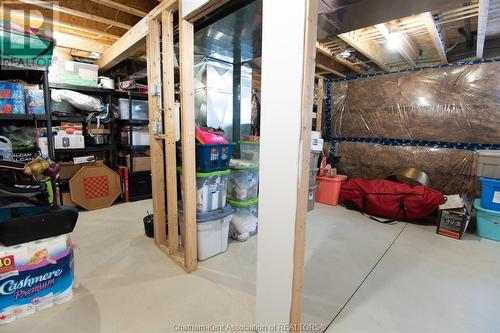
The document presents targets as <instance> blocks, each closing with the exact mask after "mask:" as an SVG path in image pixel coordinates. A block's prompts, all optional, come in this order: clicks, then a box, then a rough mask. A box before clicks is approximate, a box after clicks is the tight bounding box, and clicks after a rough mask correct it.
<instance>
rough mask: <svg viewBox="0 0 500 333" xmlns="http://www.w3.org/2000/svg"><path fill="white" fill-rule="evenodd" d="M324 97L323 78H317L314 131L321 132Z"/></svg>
mask: <svg viewBox="0 0 500 333" xmlns="http://www.w3.org/2000/svg"><path fill="white" fill-rule="evenodd" d="M324 98H325V80H324V79H323V78H318V96H317V104H316V131H318V132H320V133H321V134H323V100H324Z"/></svg>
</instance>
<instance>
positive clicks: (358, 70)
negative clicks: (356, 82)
mask: <svg viewBox="0 0 500 333" xmlns="http://www.w3.org/2000/svg"><path fill="white" fill-rule="evenodd" d="M316 50H317V51H318V52H320V53H322V54H323V55H325V56H327V57H330V58H331V59H332V60H335V61H337V62H339V63H341V64H342V65H344V66H346V67H347V68H349V69H351V70H353V71H355V72H356V73H358V74H364V73H366V72H365V71H364V70H362V69H361V68H359V67H358V66H356V65H355V64H353V63H352V62H350V61H349V60H347V59H344V58H342V57H340V56H338V55H332V53H331V52H330V50H329V48H328V47H326V46H325V45H322V44H321V43H320V42H316Z"/></svg>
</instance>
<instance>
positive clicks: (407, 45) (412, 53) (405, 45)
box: [375, 23, 418, 67]
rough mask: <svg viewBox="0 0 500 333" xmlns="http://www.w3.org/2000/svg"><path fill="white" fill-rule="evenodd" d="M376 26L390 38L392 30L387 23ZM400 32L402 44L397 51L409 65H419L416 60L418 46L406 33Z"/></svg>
mask: <svg viewBox="0 0 500 333" xmlns="http://www.w3.org/2000/svg"><path fill="white" fill-rule="evenodd" d="M375 28H377V30H378V31H379V32H380V33H381V34H382V36H384V38H385V39H386V40H387V41H388V40H389V39H390V34H391V31H390V30H389V27H388V26H387V24H385V23H381V24H376V25H375ZM399 34H400V36H401V37H400V38H401V45H400V47H399V48H398V50H397V51H398V53H399V54H400V55H401V57H403V59H404V60H405V61H406V62H407V63H408V64H409V65H411V66H413V67H415V66H416V65H417V64H416V62H415V60H416V59H417V56H418V53H417V48H416V46H415V45H414V44H413V42H412V41H411V40H410V39H409V38H408V36H406V34H405V33H403V32H399Z"/></svg>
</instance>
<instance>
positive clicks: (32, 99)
mask: <svg viewBox="0 0 500 333" xmlns="http://www.w3.org/2000/svg"><path fill="white" fill-rule="evenodd" d="M26 113H29V114H45V100H44V97H43V90H41V89H27V90H26Z"/></svg>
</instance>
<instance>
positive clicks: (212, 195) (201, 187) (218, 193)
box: [177, 167, 229, 213]
mask: <svg viewBox="0 0 500 333" xmlns="http://www.w3.org/2000/svg"><path fill="white" fill-rule="evenodd" d="M177 170H178V171H179V173H182V167H178V168H177ZM228 178H229V170H223V171H214V172H208V173H203V172H197V173H196V191H197V195H196V211H197V212H199V213H206V212H209V211H212V210H216V209H221V208H222V207H224V206H226V193H227V184H228ZM180 180H181V188H182V177H180Z"/></svg>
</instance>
